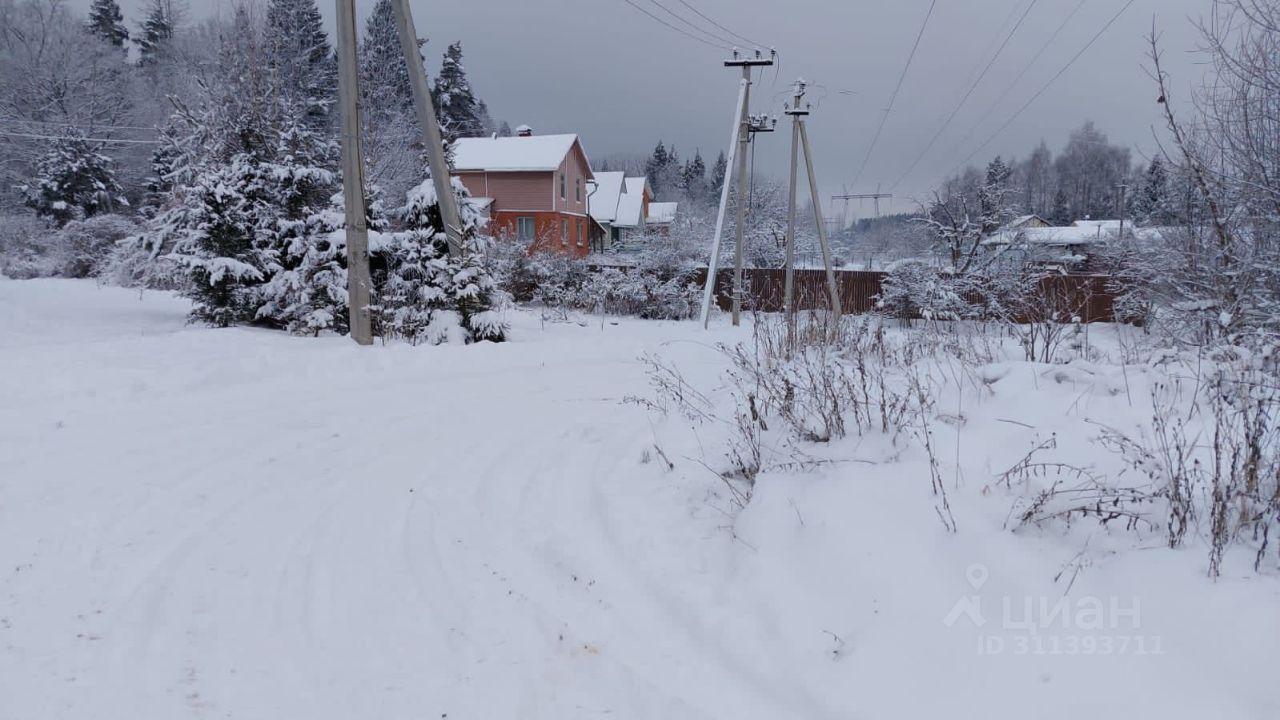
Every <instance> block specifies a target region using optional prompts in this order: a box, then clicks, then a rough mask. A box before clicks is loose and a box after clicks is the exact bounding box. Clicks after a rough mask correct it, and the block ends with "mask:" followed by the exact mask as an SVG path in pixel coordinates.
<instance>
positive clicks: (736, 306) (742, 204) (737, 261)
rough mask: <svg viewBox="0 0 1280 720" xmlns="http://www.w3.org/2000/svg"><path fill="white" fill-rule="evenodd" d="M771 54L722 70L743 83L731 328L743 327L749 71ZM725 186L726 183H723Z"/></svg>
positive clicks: (737, 59) (734, 62) (727, 64)
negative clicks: (735, 70) (737, 74)
mask: <svg viewBox="0 0 1280 720" xmlns="http://www.w3.org/2000/svg"><path fill="white" fill-rule="evenodd" d="M773 58H774V53H773V52H770V53H769V57H767V58H766V57H763V56H762V55H761V53H760V51H759V50H756V54H755V57H754V58H743V57H739V56H738V51H737V50H734V51H733V59H732V60H725V61H724V66H725V67H740V68H742V81H743V82H744V83H745V84H744V85H743V87H744V88H745V90H744V97H743V103H742V114H741V116H740V119H739V121H738V152H737V155H738V157H737V161H738V173H737V175H738V179H737V187H738V224H737V227H736V228H734V248H733V324H734V326H737V325H740V324H741V323H742V259H743V258H742V253H743V245H744V242H745V240H744V237H743V235H744V233H745V231H746V224H747V182H748V178H747V150H748V145H749V144H750V143H751V126H752V122H751V116H750V114H749V108H750V106H751V69H752V68H756V67H768V66H770V65H772V64H773ZM726 182H727V179H726Z"/></svg>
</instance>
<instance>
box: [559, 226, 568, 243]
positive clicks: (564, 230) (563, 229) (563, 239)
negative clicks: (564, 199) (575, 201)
mask: <svg viewBox="0 0 1280 720" xmlns="http://www.w3.org/2000/svg"><path fill="white" fill-rule="evenodd" d="M560 244H561V245H568V244H569V221H568V220H561V221H560Z"/></svg>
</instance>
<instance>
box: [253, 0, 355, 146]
mask: <svg viewBox="0 0 1280 720" xmlns="http://www.w3.org/2000/svg"><path fill="white" fill-rule="evenodd" d="M266 46H267V47H266V51H267V62H268V64H269V65H270V67H271V69H272V71H273V72H274V73H275V79H274V82H275V86H276V88H277V90H278V92H279V93H280V97H281V98H282V99H283V100H284V101H285V102H287V103H293V104H301V105H303V106H304V107H305V109H306V119H307V122H308V124H310V125H311V126H312V127H317V128H318V127H325V126H327V124H328V122H329V116H330V113H329V110H330V108H331V107H332V105H333V103H334V101H335V99H336V96H337V92H338V66H337V61H336V59H335V57H334V54H333V50H332V49H331V48H330V47H329V37H328V35H326V34H325V31H324V25H323V20H322V18H321V17H320V10H319V9H318V8H317V7H316V0H271V4H270V5H268V7H267V29H266Z"/></svg>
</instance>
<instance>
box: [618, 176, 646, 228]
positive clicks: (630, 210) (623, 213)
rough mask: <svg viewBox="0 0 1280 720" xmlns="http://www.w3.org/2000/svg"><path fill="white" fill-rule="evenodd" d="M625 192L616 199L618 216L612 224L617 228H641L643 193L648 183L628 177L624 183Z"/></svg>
mask: <svg viewBox="0 0 1280 720" xmlns="http://www.w3.org/2000/svg"><path fill="white" fill-rule="evenodd" d="M623 187H624V188H625V191H624V192H623V193H622V195H621V197H619V198H618V214H617V215H616V216H615V217H614V220H613V224H614V225H617V226H619V227H641V226H643V225H644V192H645V190H647V189H648V187H649V181H648V180H647V179H645V178H642V177H629V178H626V180H625V181H624V185H623Z"/></svg>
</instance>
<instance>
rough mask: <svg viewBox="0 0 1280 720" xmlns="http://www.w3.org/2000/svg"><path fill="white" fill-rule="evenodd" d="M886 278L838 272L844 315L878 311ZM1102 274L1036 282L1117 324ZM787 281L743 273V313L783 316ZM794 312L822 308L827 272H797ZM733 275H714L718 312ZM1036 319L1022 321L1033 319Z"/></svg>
mask: <svg viewBox="0 0 1280 720" xmlns="http://www.w3.org/2000/svg"><path fill="white" fill-rule="evenodd" d="M706 277H707V276H706V271H705V270H702V271H700V272H699V273H698V274H697V278H696V279H697V282H698V284H702V283H703V282H705V280H706ZM884 278H885V273H883V272H880V271H876V270H837V271H836V285H837V286H838V287H839V289H840V302H841V306H842V308H843V311H844V312H846V313H866V312H872V311H874V310H875V309H876V299H877V297H878V296H879V295H880V288H881V284H882V283H883V282H884ZM1107 281H1108V278H1107V276H1105V275H1083V274H1079V275H1056V274H1051V275H1045V277H1044V278H1042V279H1041V281H1040V294H1039V296H1040V297H1042V298H1044V300H1045V304H1046V306H1047V305H1053V306H1055V307H1054V308H1049V307H1045V308H1043V309H1045V310H1049V309H1066V310H1068V311H1069V312H1070V313H1071V314H1073V315H1077V316H1079V318H1080V319H1081V320H1082V321H1083V322H1113V321H1114V320H1115V294H1114V293H1113V292H1112V291H1111V290H1110V289H1109V288H1108V282H1107ZM785 282H786V274H785V271H783V270H781V269H767V270H766V269H754V268H752V269H747V270H744V271H743V291H744V297H743V301H742V306H743V309H744V310H756V311H760V312H781V310H782V299H783V298H782V296H783V290H784V285H785ZM795 284H796V289H795V292H796V307H797V308H799V309H801V310H812V309H817V308H826V307H827V306H828V305H829V304H830V303H829V302H828V300H827V281H826V273H825V272H824V271H822V270H796V271H795ZM732 290H733V270H732V269H722V270H719V271H717V273H716V285H715V297H716V304H717V305H719V307H720V309H721V310H726V311H727V310H730V309H731V307H732V297H733V296H732ZM1032 319H1034V318H1023V320H1032Z"/></svg>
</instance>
